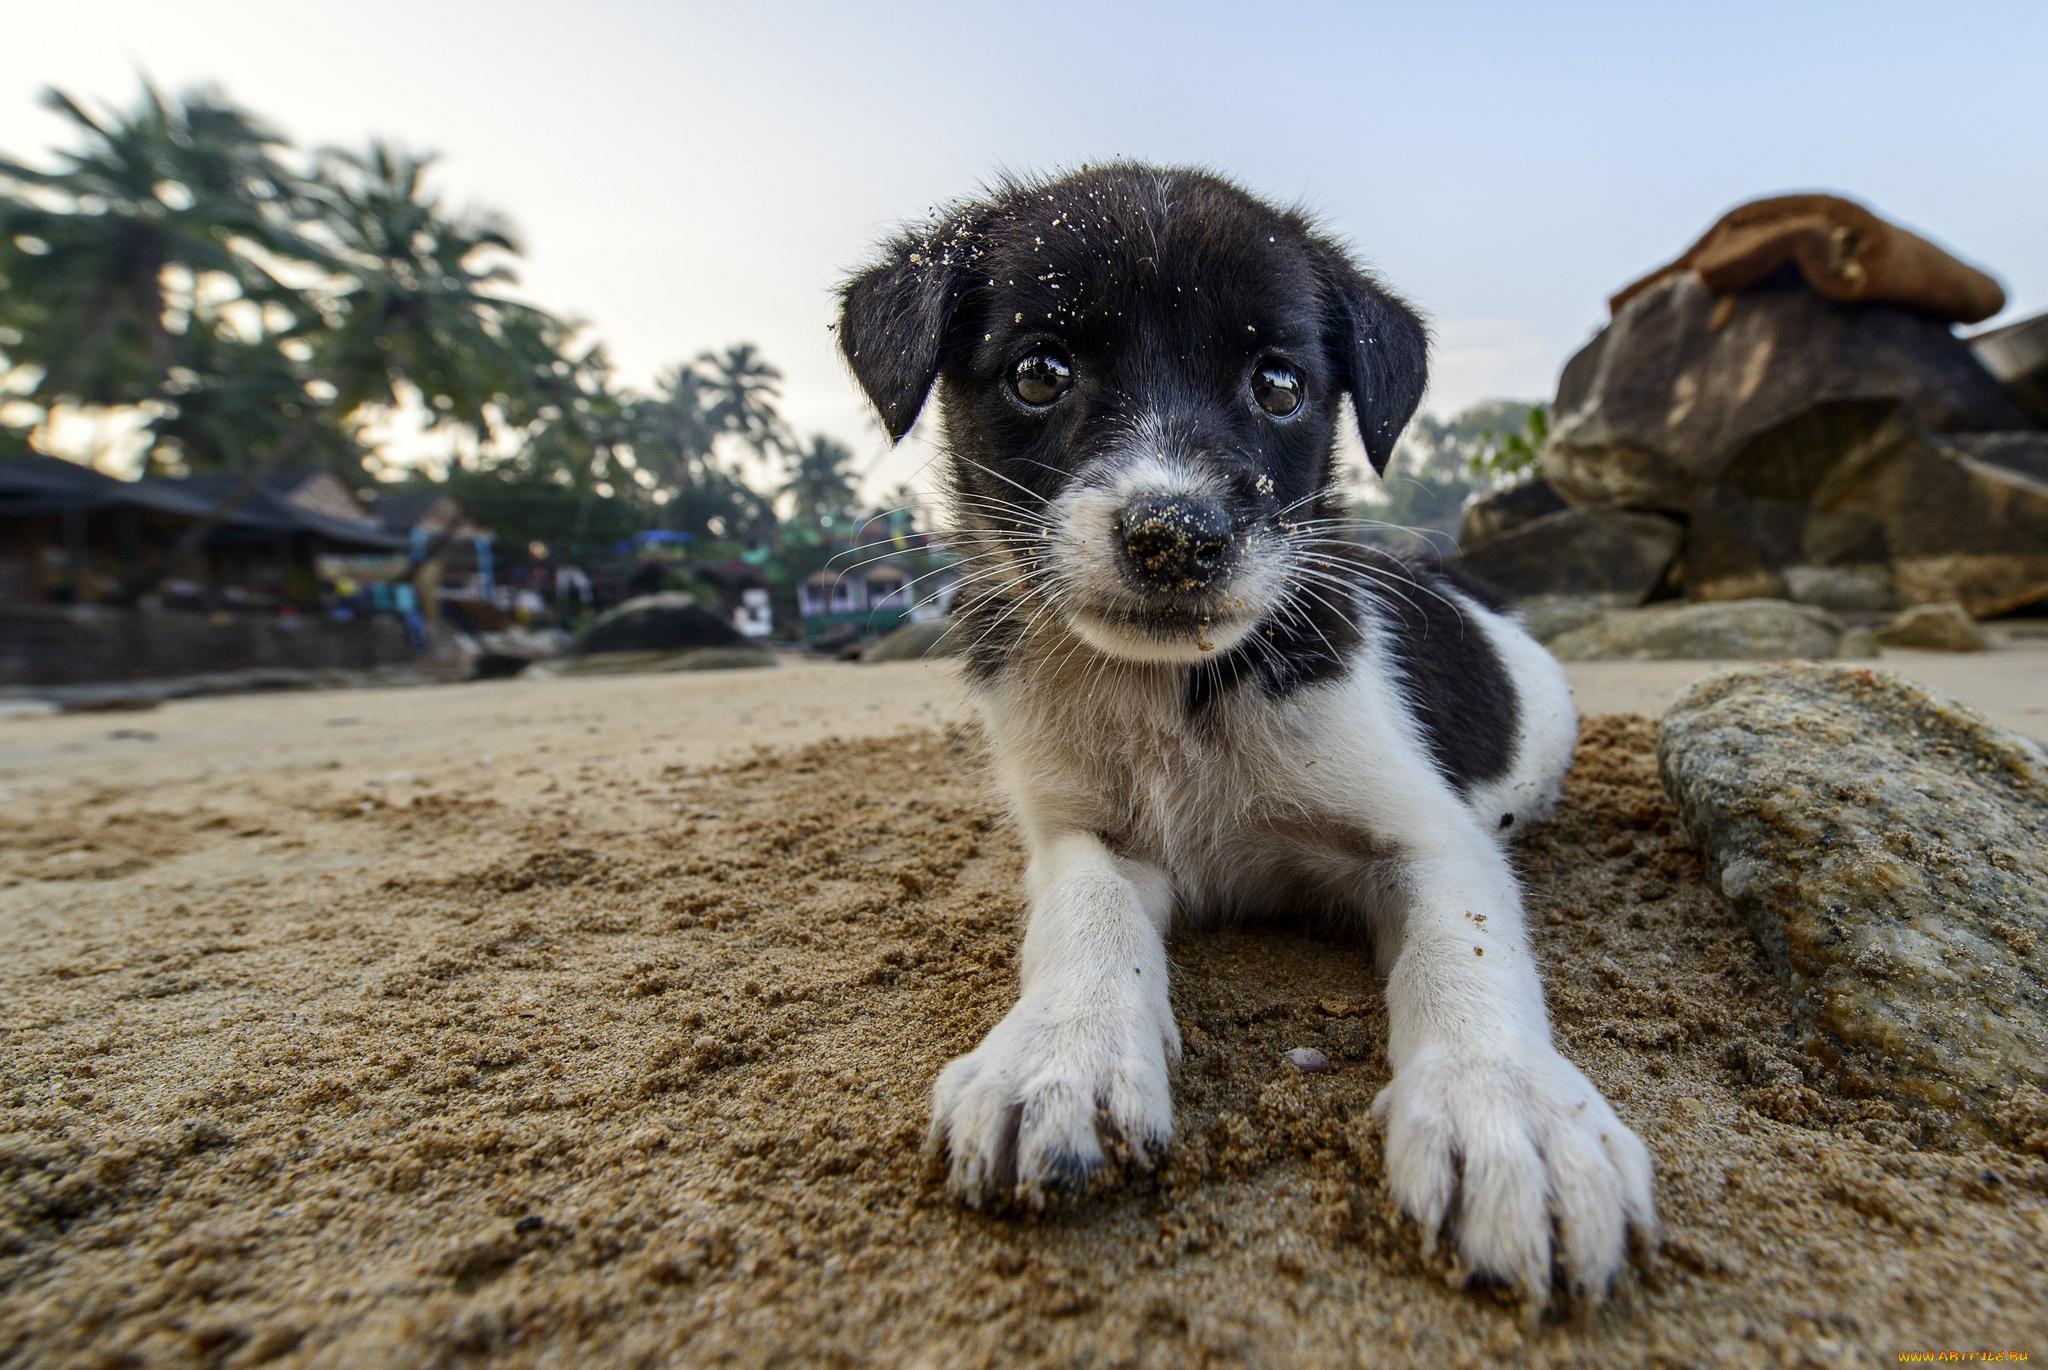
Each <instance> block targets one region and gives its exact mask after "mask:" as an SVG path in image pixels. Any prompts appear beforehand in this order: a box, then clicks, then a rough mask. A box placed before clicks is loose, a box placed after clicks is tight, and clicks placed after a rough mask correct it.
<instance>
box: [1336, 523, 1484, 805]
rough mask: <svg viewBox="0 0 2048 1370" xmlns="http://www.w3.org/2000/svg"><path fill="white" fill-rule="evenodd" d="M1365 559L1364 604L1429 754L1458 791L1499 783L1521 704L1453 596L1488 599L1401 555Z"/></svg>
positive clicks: (1477, 629)
mask: <svg viewBox="0 0 2048 1370" xmlns="http://www.w3.org/2000/svg"><path fill="white" fill-rule="evenodd" d="M1367 555H1368V556H1369V558H1370V563H1371V564H1372V566H1373V571H1374V574H1372V575H1369V576H1367V577H1365V578H1364V591H1365V599H1366V603H1367V604H1368V605H1369V606H1370V612H1371V613H1372V614H1373V616H1374V617H1375V619H1377V620H1378V622H1379V624H1380V625H1381V631H1382V635H1383V637H1384V640H1385V641H1386V643H1387V646H1388V648H1389V650H1390V652H1391V654H1392V657H1393V661H1394V666H1395V669H1397V670H1398V671H1399V672H1400V673H1401V677H1402V681H1403V683H1404V684H1405V685H1406V686H1407V689H1408V698H1409V701H1410V703H1411V705H1412V706H1413V709H1414V712H1415V720H1416V722H1418V723H1419V724H1421V725H1422V731H1423V735H1424V737H1426V738H1427V739H1428V741H1429V751H1430V755H1431V756H1432V757H1434V758H1435V760H1436V764H1437V766H1438V767H1439V768H1441V769H1442V771H1443V773H1444V774H1445V775H1446V776H1448V777H1449V778H1450V780H1451V783H1452V784H1454V785H1456V786H1457V787H1458V788H1459V789H1461V790H1468V789H1470V788H1471V787H1472V786H1474V785H1482V784H1485V783H1486V782H1487V781H1489V780H1497V779H1499V778H1500V777H1501V776H1502V775H1504V774H1505V773H1506V772H1507V769H1508V766H1509V765H1510V764H1511V763H1512V762H1513V760H1514V747H1515V730H1516V728H1517V726H1518V725H1519V723H1520V720H1521V704H1520V701H1519V699H1518V698H1517V697H1516V694H1515V686H1514V682H1513V681H1512V680H1511V679H1509V677H1508V670H1507V665H1506V663H1504V662H1503V661H1502V660H1501V659H1500V655H1499V654H1498V653H1497V652H1495V651H1494V649H1493V641H1492V639H1490V638H1489V637H1488V636H1487V635H1486V630H1485V629H1484V628H1482V627H1481V626H1480V625H1479V624H1477V623H1475V622H1472V621H1471V620H1470V618H1469V617H1468V615H1467V612H1466V610H1465V608H1464V606H1463V605H1461V604H1459V603H1458V602H1457V598H1456V595H1457V593H1458V592H1462V593H1464V594H1468V595H1471V596H1472V597H1473V598H1474V599H1477V600H1479V601H1480V602H1481V603H1482V604H1485V605H1486V607H1488V608H1493V607H1494V603H1493V602H1490V601H1493V596H1492V595H1491V594H1490V593H1488V594H1486V595H1484V597H1482V596H1481V594H1480V593H1478V592H1477V591H1475V590H1474V589H1470V588H1467V586H1466V585H1464V584H1460V583H1459V582H1458V581H1457V580H1455V579H1454V578H1453V577H1452V576H1450V575H1447V574H1445V573H1444V572H1442V571H1437V570H1433V569H1430V568H1428V567H1424V566H1418V565H1416V564H1415V563H1414V562H1411V561H1408V560H1406V559H1404V558H1401V557H1395V556H1391V555H1388V554H1386V553H1381V552H1375V551H1371V550H1370V549H1367Z"/></svg>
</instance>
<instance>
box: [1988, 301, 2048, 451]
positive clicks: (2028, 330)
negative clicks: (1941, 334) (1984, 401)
mask: <svg viewBox="0 0 2048 1370" xmlns="http://www.w3.org/2000/svg"><path fill="white" fill-rule="evenodd" d="M1970 350H1971V351H1972V352H1975V353H1976V354H1977V360H1978V361H1980V362H1982V363H1984V369H1985V370H1986V371H1989V372H1990V373H1991V374H1992V375H1994V376H1996V377H1998V379H1999V380H2001V381H2003V382H2004V383H2005V388H2006V389H2007V390H2009V391H2011V392H2012V397H2013V398H2014V399H2015V400H2017V401H2018V402H2019V406H2020V408H2022V409H2024V410H2026V411H2027V417H2028V418H2030V419H2032V420H2033V421H2034V424H2035V426H2036V427H2040V428H2048V314H2036V315H2035V316H2034V317H2033V318H2031V319H2021V320H2020V321H2019V322H2018V323H2012V324H2007V325H2006V326H2005V327H2003V328H1994V329H1991V330H1990V331H1988V332H1985V333H1979V334H1978V335H1977V336H1976V337H1974V338H1972V339H1970Z"/></svg>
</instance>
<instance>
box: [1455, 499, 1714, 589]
mask: <svg viewBox="0 0 2048 1370" xmlns="http://www.w3.org/2000/svg"><path fill="white" fill-rule="evenodd" d="M1684 539H1685V530H1684V529H1683V528H1681V527H1680V526H1679V525H1678V524H1677V523H1676V522H1674V521H1673V520H1671V519H1667V518H1664V517H1662V516H1660V515H1657V514H1639V513H1635V512H1632V511H1630V510H1625V509H1567V510H1564V511H1563V512H1561V513H1556V514H1546V515H1544V516H1543V517H1542V518H1539V519H1536V520H1534V521H1533V522H1530V523H1525V524H1523V525H1522V526H1520V527H1519V528H1513V529H1510V530H1509V531H1507V532H1505V533H1502V534H1501V535H1500V536H1499V537H1496V538H1493V539H1491V540H1490V541H1487V542H1483V543H1481V544H1480V545H1479V546H1477V547H1475V548H1473V549H1472V550H1471V551H1469V552H1461V553H1460V554H1459V557H1458V562H1459V564H1460V565H1461V566H1462V567H1463V568H1464V569H1465V570H1467V571H1469V572H1471V573H1472V574H1473V575H1475V576H1477V577H1479V579H1481V580H1483V581H1485V582H1486V583H1487V584H1489V585H1492V586H1493V587H1495V588H1496V589H1498V590H1500V591H1501V592H1502V593H1503V594H1505V595H1507V596H1508V597H1509V598H1510V599H1527V598H1529V597H1531V596H1534V595H1607V596H1611V597H1613V598H1614V599H1615V600H1616V601H1618V602H1620V603H1626V604H1640V603H1642V601H1643V600H1644V598H1646V597H1647V596H1648V595H1649V593H1650V592H1651V591H1652V590H1653V589H1655V588H1656V587H1657V585H1658V584H1659V582H1661V581H1662V580H1663V579H1664V573H1665V572H1666V570H1668V569H1669V568H1670V566H1671V562H1672V559H1673V558H1674V557H1676V556H1677V555H1678V548H1679V544H1680V543H1681V542H1683V541H1684Z"/></svg>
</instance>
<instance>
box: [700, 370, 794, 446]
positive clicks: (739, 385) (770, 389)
mask: <svg viewBox="0 0 2048 1370" xmlns="http://www.w3.org/2000/svg"><path fill="white" fill-rule="evenodd" d="M693 369H694V370H695V371H696V372H697V374H698V376H699V377H701V379H702V390H701V392H700V393H701V394H702V395H703V398H704V400H705V401H706V403H705V409H704V414H705V417H706V418H707V419H709V420H710V423H711V427H712V431H713V432H714V433H717V434H720V435H724V434H731V435H732V436H733V437H736V438H738V439H739V440H740V442H741V443H743V444H744V445H745V446H746V447H747V448H748V449H749V450H751V451H752V452H753V453H754V455H755V456H756V457H759V458H761V459H763V460H767V459H768V458H769V456H770V455H771V454H773V453H775V452H783V451H787V450H788V449H789V448H790V446H791V445H792V444H791V442H790V439H789V436H788V432H787V430H786V429H785V428H784V427H783V425H782V416H781V415H780V414H779V413H777V411H776V407H775V402H776V401H777V400H778V399H780V398H781V397H782V373H781V372H780V371H778V370H776V369H775V368H774V367H773V366H770V365H769V364H768V363H767V361H766V360H764V359H763V358H762V356H761V354H760V351H759V350H758V349H757V348H755V346H754V345H753V344H752V343H744V342H743V343H734V344H733V345H732V346H731V347H728V348H726V349H725V351H723V352H705V353H702V354H700V355H699V356H698V358H697V361H696V364H695V367H694V368H693Z"/></svg>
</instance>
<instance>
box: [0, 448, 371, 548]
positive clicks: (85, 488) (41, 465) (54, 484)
mask: <svg viewBox="0 0 2048 1370" xmlns="http://www.w3.org/2000/svg"><path fill="white" fill-rule="evenodd" d="M320 477H324V478H325V481H331V482H333V485H332V487H330V486H328V485H326V483H325V482H324V481H322V480H320V479H318V478H320ZM247 478H248V477H247V473H246V472H240V471H221V472H212V473H208V474H206V475H201V476H189V477H186V478H185V479H183V480H163V479H146V480H116V479H114V478H113V477H112V476H109V475H106V474H104V473H102V472H99V471H95V470H93V469H92V468H91V467H89V466H82V465H80V464H79V463H77V462H73V461H64V460H62V459H60V458H57V457H46V456H43V455H41V454H40V453H31V454H29V455H27V456H20V457H7V458H0V514H15V515H24V514H61V513H65V512H67V511H70V510H82V511H85V512H88V513H90V512H93V511H95V510H102V509H120V508H133V509H147V510H152V511H154V512H156V513H160V514H166V515H169V516H171V517H173V518H182V519H193V520H198V519H205V518H211V517H214V516H215V510H216V507H217V506H218V505H219V504H220V503H221V501H222V500H224V499H227V498H228V497H229V496H231V495H233V494H234V492H235V491H236V490H237V489H238V488H239V487H240V486H241V484H242V482H243V481H244V480H246V479H247ZM334 488H339V489H340V490H341V491H342V492H343V494H344V495H345V494H346V493H347V487H346V486H343V485H341V482H339V481H338V480H334V478H333V477H332V476H331V475H329V474H328V473H327V472H324V471H312V472H308V471H273V472H271V473H270V475H269V476H268V477H267V478H266V479H265V480H264V481H263V482H262V483H261V484H260V485H259V486H257V488H256V489H254V490H251V491H250V492H248V493H247V494H245V495H244V496H242V498H241V499H239V500H236V501H235V502H234V503H233V504H232V506H231V507H229V508H228V509H227V510H225V511H223V512H222V513H221V515H220V517H219V526H218V527H217V528H215V529H214V530H213V532H212V534H211V535H209V538H208V541H225V542H246V541H250V540H253V539H258V538H268V537H276V536H277V535H278V534H279V533H287V534H289V533H310V534H313V535H316V536H319V537H322V538H325V539H327V540H328V541H329V542H333V543H336V544H339V545H342V546H348V547H358V548H364V549H367V550H373V551H381V552H389V551H397V550H398V549H400V548H402V547H404V546H405V539H404V538H402V537H396V536H393V535H392V534H389V533H386V532H384V531H383V530H382V529H380V528H378V527H377V525H376V523H375V521H373V520H372V519H370V518H369V517H368V516H367V515H365V514H362V513H360V509H359V507H358V515H357V517H355V518H347V517H342V516H341V509H342V508H343V507H345V506H338V505H337V504H336V502H335V499H334V494H333V491H334ZM309 489H310V490H314V491H317V493H315V494H313V495H311V496H310V497H309V496H307V495H306V493H305V492H306V491H308V490H309ZM295 494H297V495H299V496H300V498H299V499H294V498H293V496H294V495H295ZM349 498H350V499H351V501H352V500H353V497H352V496H350V497H349Z"/></svg>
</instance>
